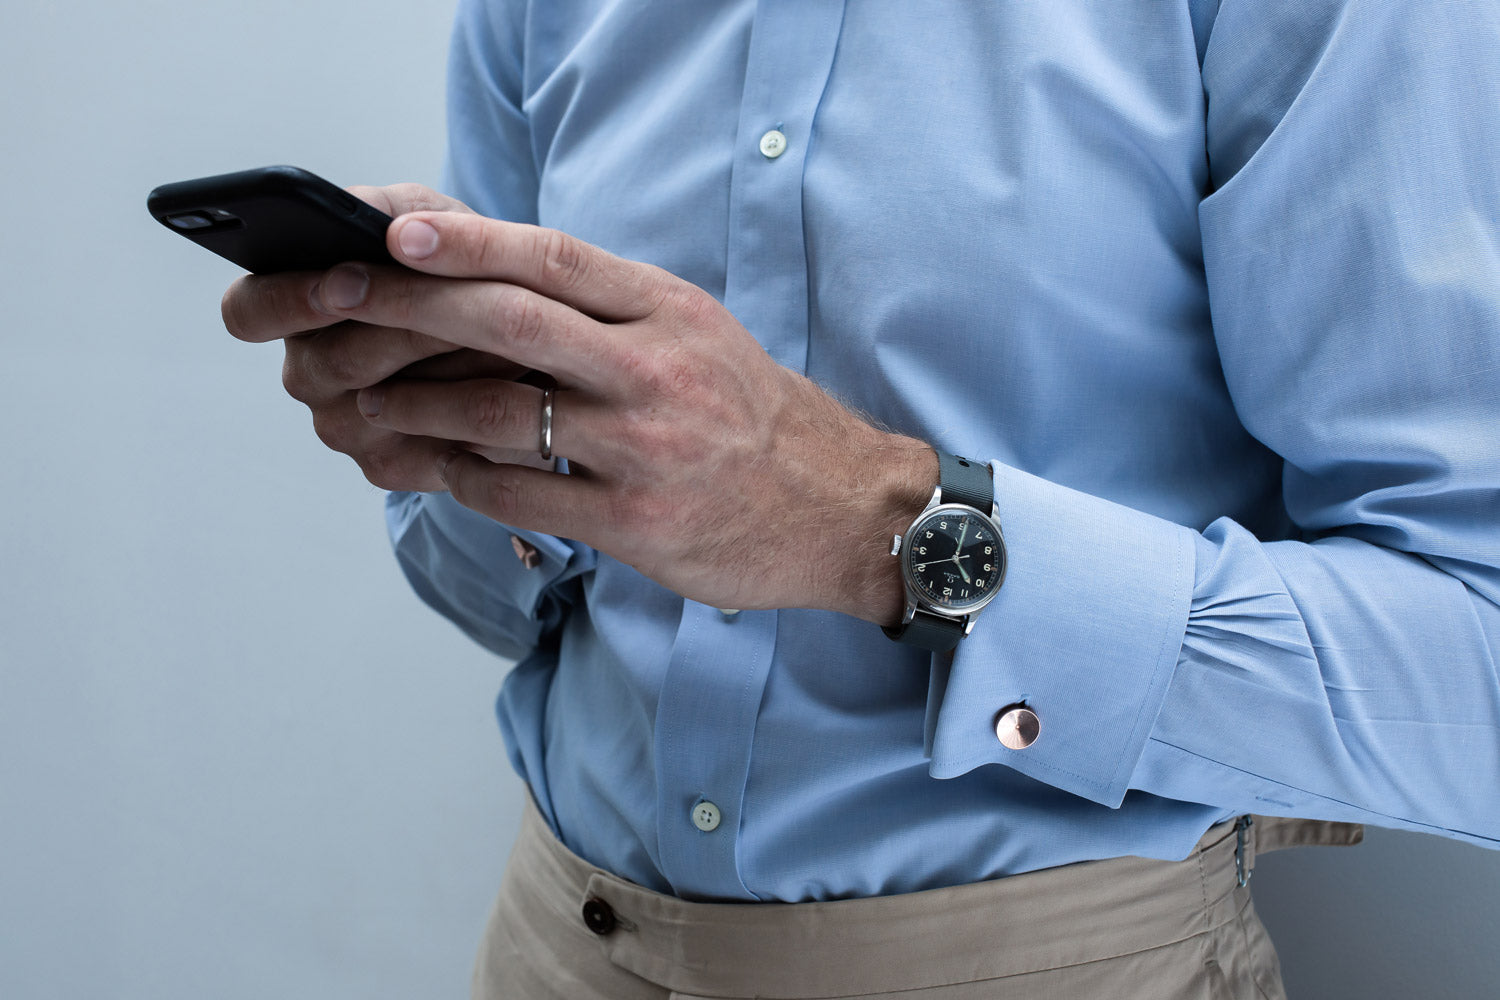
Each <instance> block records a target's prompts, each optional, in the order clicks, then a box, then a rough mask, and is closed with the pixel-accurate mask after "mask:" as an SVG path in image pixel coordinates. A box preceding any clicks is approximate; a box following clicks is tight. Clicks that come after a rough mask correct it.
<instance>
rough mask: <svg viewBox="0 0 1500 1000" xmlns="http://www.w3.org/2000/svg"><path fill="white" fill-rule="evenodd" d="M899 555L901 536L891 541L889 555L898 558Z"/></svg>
mask: <svg viewBox="0 0 1500 1000" xmlns="http://www.w3.org/2000/svg"><path fill="white" fill-rule="evenodd" d="M900 554H901V536H900V535H897V536H896V537H895V538H892V539H891V555H893V556H899V555H900Z"/></svg>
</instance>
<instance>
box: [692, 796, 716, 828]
mask: <svg viewBox="0 0 1500 1000" xmlns="http://www.w3.org/2000/svg"><path fill="white" fill-rule="evenodd" d="M721 819H723V816H721V815H720V814H719V807H718V806H716V805H714V804H713V803H712V802H708V801H703V802H699V803H698V804H697V805H695V806H693V825H694V826H696V827H697V828H698V829H700V830H702V831H703V832H704V833H713V832H714V831H715V830H717V829H718V828H719V820H721Z"/></svg>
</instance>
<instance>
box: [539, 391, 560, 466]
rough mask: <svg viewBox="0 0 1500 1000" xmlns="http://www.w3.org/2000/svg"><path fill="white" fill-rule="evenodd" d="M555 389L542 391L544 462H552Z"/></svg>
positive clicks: (542, 450)
mask: <svg viewBox="0 0 1500 1000" xmlns="http://www.w3.org/2000/svg"><path fill="white" fill-rule="evenodd" d="M556 394H557V390H556V389H555V388H552V389H543V390H542V447H541V452H542V461H543V462H550V461H552V397H553V396H555V395H556Z"/></svg>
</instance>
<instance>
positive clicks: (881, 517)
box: [837, 434, 938, 625]
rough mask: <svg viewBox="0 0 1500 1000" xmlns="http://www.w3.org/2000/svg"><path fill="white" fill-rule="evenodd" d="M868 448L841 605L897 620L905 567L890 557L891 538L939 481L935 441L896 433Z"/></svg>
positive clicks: (876, 619)
mask: <svg viewBox="0 0 1500 1000" xmlns="http://www.w3.org/2000/svg"><path fill="white" fill-rule="evenodd" d="M882 437H883V440H882V441H881V442H880V443H879V444H878V445H877V446H876V447H875V448H873V449H872V450H871V451H870V452H869V457H868V460H867V462H866V464H865V465H864V467H863V469H862V470H861V475H860V481H859V483H858V486H857V487H856V489H855V491H854V494H853V496H852V497H851V506H852V508H853V509H852V510H851V511H850V514H851V515H852V516H851V521H850V523H851V525H852V526H853V527H852V528H851V531H852V532H853V533H854V537H852V538H851V539H850V541H851V542H852V545H851V546H850V548H849V559H848V561H847V562H846V564H845V573H844V579H843V581H842V586H841V587H840V593H841V594H842V595H843V602H842V606H841V607H839V608H838V609H837V610H839V611H842V612H844V613H845V614H848V615H852V616H853V617H855V618H861V619H863V620H865V621H868V622H873V623H875V624H877V625H894V624H895V623H897V622H899V621H900V620H901V612H902V609H903V608H904V607H905V605H906V588H905V584H903V583H902V579H901V567H900V564H899V563H898V561H897V560H895V559H892V558H891V555H890V553H891V539H892V538H893V537H894V536H895V535H897V534H900V533H901V532H903V531H905V530H906V528H907V526H908V525H910V524H911V522H912V519H913V518H914V517H916V516H917V514H918V513H919V512H920V511H921V510H922V508H923V507H924V506H926V504H927V501H928V500H929V499H930V498H931V496H932V489H933V486H934V485H935V484H936V483H937V481H938V458H937V453H936V452H934V451H933V449H932V447H931V446H930V445H928V444H926V443H924V442H922V441H918V440H917V439H915V438H909V437H903V436H900V435H896V434H885V435H882Z"/></svg>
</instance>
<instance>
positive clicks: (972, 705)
mask: <svg viewBox="0 0 1500 1000" xmlns="http://www.w3.org/2000/svg"><path fill="white" fill-rule="evenodd" d="M993 468H994V473H995V500H996V505H997V508H998V513H999V521H1000V526H1001V528H1002V529H1003V530H1004V532H1005V545H1006V549H1007V552H1008V553H1009V564H1008V568H1007V571H1006V577H1005V584H1004V586H1003V587H1002V588H1001V590H1000V593H999V595H998V596H996V598H995V599H994V601H993V602H992V603H991V604H990V605H989V607H988V608H986V609H985V610H984V612H983V613H981V614H980V616H979V619H978V621H977V623H976V625H975V627H974V631H973V633H972V634H970V635H969V637H968V638H966V639H964V640H963V641H962V642H960V643H959V644H958V649H957V650H956V651H955V653H954V654H953V656H952V657H951V658H950V657H948V656H945V655H941V654H939V655H937V656H935V657H934V658H933V666H932V678H931V685H930V688H929V692H928V703H927V733H926V736H927V749H928V754H929V756H930V758H931V759H930V763H929V773H931V775H932V776H933V777H934V778H954V777H957V776H959V775H961V774H965V773H967V772H969V771H971V770H973V769H974V768H977V767H980V766H981V765H984V764H1002V765H1005V766H1007V767H1010V768H1013V769H1014V770H1016V771H1019V772H1021V773H1022V774H1025V775H1027V776H1028V777H1031V778H1035V779H1037V780H1038V781H1042V782H1044V783H1046V784H1048V785H1052V786H1054V787H1056V788H1060V789H1062V790H1063V791H1066V792H1070V793H1072V794H1074V795H1080V796H1083V797H1084V798H1087V799H1090V800H1092V801H1095V802H1099V803H1101V804H1103V805H1107V806H1111V807H1114V806H1118V805H1119V804H1120V802H1121V801H1122V800H1123V799H1124V797H1125V792H1126V790H1127V789H1128V788H1129V786H1130V778H1131V775H1132V773H1133V772H1134V770H1135V766H1136V763H1137V761H1139V759H1140V757H1141V754H1142V752H1143V751H1144V749H1145V745H1146V740H1147V738H1148V737H1149V735H1150V733H1151V728H1152V726H1153V724H1154V723H1155V720H1156V716H1157V713H1158V712H1159V711H1160V709H1161V706H1162V702H1163V701H1164V699H1165V697H1166V693H1167V686H1168V684H1169V683H1170V681H1171V679H1172V673H1173V670H1174V668H1175V666H1176V663H1177V656H1178V651H1179V649H1180V647H1181V645H1182V638H1183V634H1184V632H1185V630H1186V628H1187V616H1188V606H1189V601H1190V599H1191V597H1192V588H1193V572H1194V548H1193V538H1194V534H1195V533H1194V532H1193V531H1192V530H1191V529H1189V528H1185V527H1183V526H1182V525H1179V524H1174V523H1173V522H1171V521H1167V520H1163V519H1161V518H1158V517H1154V516H1152V515H1149V514H1143V513H1141V512H1140V511H1136V510H1132V509H1131V508H1128V507H1123V506H1121V505H1119V504H1116V503H1112V502H1110V501H1107V500H1101V499H1099V498H1098V497H1093V496H1089V495H1088V494H1085V493H1080V492H1078V491H1076V490H1071V489H1068V488H1066V487H1063V486H1058V485H1057V484H1055V483H1050V482H1048V481H1046V480H1043V479H1039V478H1037V477H1036V476H1032V475H1028V474H1027V473H1024V472H1020V471H1018V470H1016V469H1012V468H1009V467H1008V466H1004V465H1000V464H998V463H997V464H996V465H994V467H993ZM1018 710H1021V711H1018ZM1025 710H1029V712H1030V713H1033V714H1034V715H1035V722H1036V723H1037V724H1038V727H1039V728H1037V729H1035V730H1032V728H1031V726H1030V723H1031V721H1032V720H1031V719H1029V718H1028V717H1027V716H1026V711H1025ZM1018 717H1019V718H1021V719H1022V720H1024V722H1025V723H1026V725H1025V729H1026V732H1025V733H1023V734H1022V738H1019V739H1018V738H1016V728H1015V727H1016V725H1017V719H1018ZM997 727H998V729H999V730H1000V731H999V732H998V733H997ZM1007 735H1009V736H1010V738H1006V737H1007ZM1002 740H1004V742H1002ZM1007 744H1009V745H1007ZM1023 744H1024V745H1023ZM1013 747H1014V748H1013Z"/></svg>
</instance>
